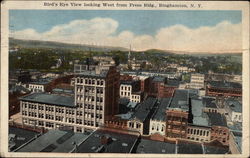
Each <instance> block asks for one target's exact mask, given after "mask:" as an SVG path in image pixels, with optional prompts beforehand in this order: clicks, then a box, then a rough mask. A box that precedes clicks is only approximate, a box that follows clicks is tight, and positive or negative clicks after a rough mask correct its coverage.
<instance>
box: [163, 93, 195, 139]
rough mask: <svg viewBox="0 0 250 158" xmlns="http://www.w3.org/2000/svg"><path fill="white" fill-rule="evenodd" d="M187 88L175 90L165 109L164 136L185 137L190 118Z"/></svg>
mask: <svg viewBox="0 0 250 158" xmlns="http://www.w3.org/2000/svg"><path fill="white" fill-rule="evenodd" d="M190 106H191V105H190V103H189V92H188V90H176V91H175V94H174V96H173V99H172V101H171V103H170V106H169V107H168V108H167V110H166V118H167V119H166V136H167V137H168V139H173V140H176V139H179V138H183V139H184V138H186V137H187V126H188V121H189V119H190Z"/></svg>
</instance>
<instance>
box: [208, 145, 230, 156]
mask: <svg viewBox="0 0 250 158" xmlns="http://www.w3.org/2000/svg"><path fill="white" fill-rule="evenodd" d="M204 152H205V153H204V154H226V153H228V152H229V149H228V148H221V147H214V146H204Z"/></svg>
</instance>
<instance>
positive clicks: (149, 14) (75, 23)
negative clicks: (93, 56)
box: [9, 10, 242, 53]
mask: <svg viewBox="0 0 250 158" xmlns="http://www.w3.org/2000/svg"><path fill="white" fill-rule="evenodd" d="M30 12H31V11H28V10H23V11H18V10H11V11H10V23H9V25H10V26H9V27H10V30H11V35H10V36H11V37H14V38H17V39H32V40H45V41H56V42H66V43H78V44H95V45H100V46H119V47H124V48H129V45H132V49H133V50H138V51H143V50H147V49H162V50H173V51H187V52H216V53H219V52H227V53H228V52H229V53H230V52H240V51H241V43H242V42H241V12H240V11H149V10H147V11H145V10H144V11H143V10H140V11H138V10H137V11H129V10H123V11H111V10H107V11H104V10H103V11H96V10H88V11H87V10H81V11H80V10H78V11H63V16H61V17H60V15H61V13H62V11H55V10H50V11H49V10H43V11H42V10H38V11H37V10H36V11H35V12H33V13H32V14H30ZM135 15H136V16H135ZM156 17H157V18H156ZM208 19H209V20H208ZM68 39H70V41H69V40H68ZM211 46H213V47H211Z"/></svg>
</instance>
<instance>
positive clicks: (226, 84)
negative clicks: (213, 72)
mask: <svg viewBox="0 0 250 158" xmlns="http://www.w3.org/2000/svg"><path fill="white" fill-rule="evenodd" d="M208 84H209V85H210V86H211V87H215V88H242V85H241V84H240V83H237V82H227V81H209V82H208Z"/></svg>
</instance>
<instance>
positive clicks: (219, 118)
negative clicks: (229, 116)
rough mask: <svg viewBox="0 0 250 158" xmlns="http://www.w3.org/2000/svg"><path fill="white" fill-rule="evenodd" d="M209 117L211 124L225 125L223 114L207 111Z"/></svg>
mask: <svg viewBox="0 0 250 158" xmlns="http://www.w3.org/2000/svg"><path fill="white" fill-rule="evenodd" d="M207 115H208V118H209V124H210V125H211V126H225V127H227V121H226V118H225V116H224V115H222V114H220V113H210V112H209V113H207Z"/></svg>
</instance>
